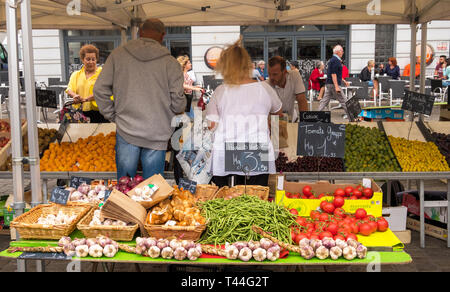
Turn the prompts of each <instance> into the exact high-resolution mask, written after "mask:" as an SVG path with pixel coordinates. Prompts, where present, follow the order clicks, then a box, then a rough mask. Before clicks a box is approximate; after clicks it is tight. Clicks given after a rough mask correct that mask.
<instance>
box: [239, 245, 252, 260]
mask: <svg viewBox="0 0 450 292" xmlns="http://www.w3.org/2000/svg"><path fill="white" fill-rule="evenodd" d="M252 256H253V254H252V250H251V249H250V248H249V247H244V248H242V249H241V250H240V251H239V259H240V260H241V261H243V262H248V261H249V260H250V259H251V258H252Z"/></svg>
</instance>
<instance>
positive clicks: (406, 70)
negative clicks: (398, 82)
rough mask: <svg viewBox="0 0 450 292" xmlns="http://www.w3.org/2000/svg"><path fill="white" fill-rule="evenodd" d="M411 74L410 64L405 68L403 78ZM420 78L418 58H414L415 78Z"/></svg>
mask: <svg viewBox="0 0 450 292" xmlns="http://www.w3.org/2000/svg"><path fill="white" fill-rule="evenodd" d="M410 72H411V64H408V65H406V66H405V69H404V70H403V76H409V75H410ZM419 76H420V57H416V78H418V77H419Z"/></svg>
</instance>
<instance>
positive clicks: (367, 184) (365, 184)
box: [362, 178, 372, 189]
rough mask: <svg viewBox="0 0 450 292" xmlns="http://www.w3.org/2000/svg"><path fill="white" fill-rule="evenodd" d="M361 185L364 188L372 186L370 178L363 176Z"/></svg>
mask: <svg viewBox="0 0 450 292" xmlns="http://www.w3.org/2000/svg"><path fill="white" fill-rule="evenodd" d="M362 184H363V187H364V188H369V189H371V188H372V180H370V178H363V183H362Z"/></svg>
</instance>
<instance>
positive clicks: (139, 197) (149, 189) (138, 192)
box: [131, 184, 158, 202]
mask: <svg viewBox="0 0 450 292" xmlns="http://www.w3.org/2000/svg"><path fill="white" fill-rule="evenodd" d="M157 190H158V186H157V185H153V184H149V185H146V186H143V187H142V188H134V195H132V196H131V198H132V199H133V200H134V201H136V202H151V201H153V199H152V196H153V194H154V193H155V192H156V191H157Z"/></svg>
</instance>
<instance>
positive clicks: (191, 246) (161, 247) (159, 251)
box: [136, 237, 202, 261]
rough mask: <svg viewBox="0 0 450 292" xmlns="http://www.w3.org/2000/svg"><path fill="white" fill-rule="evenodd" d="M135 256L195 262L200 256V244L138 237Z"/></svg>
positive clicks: (188, 241)
mask: <svg viewBox="0 0 450 292" xmlns="http://www.w3.org/2000/svg"><path fill="white" fill-rule="evenodd" d="M136 254H139V255H143V256H148V257H151V258H158V257H162V258H164V259H172V258H175V259H176V260H179V261H182V260H184V259H188V260H190V261H195V260H197V259H198V258H199V257H200V256H201V255H202V248H201V245H200V244H195V243H194V242H193V241H190V240H178V239H172V240H168V239H156V238H152V237H149V238H142V237H138V238H136Z"/></svg>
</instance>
